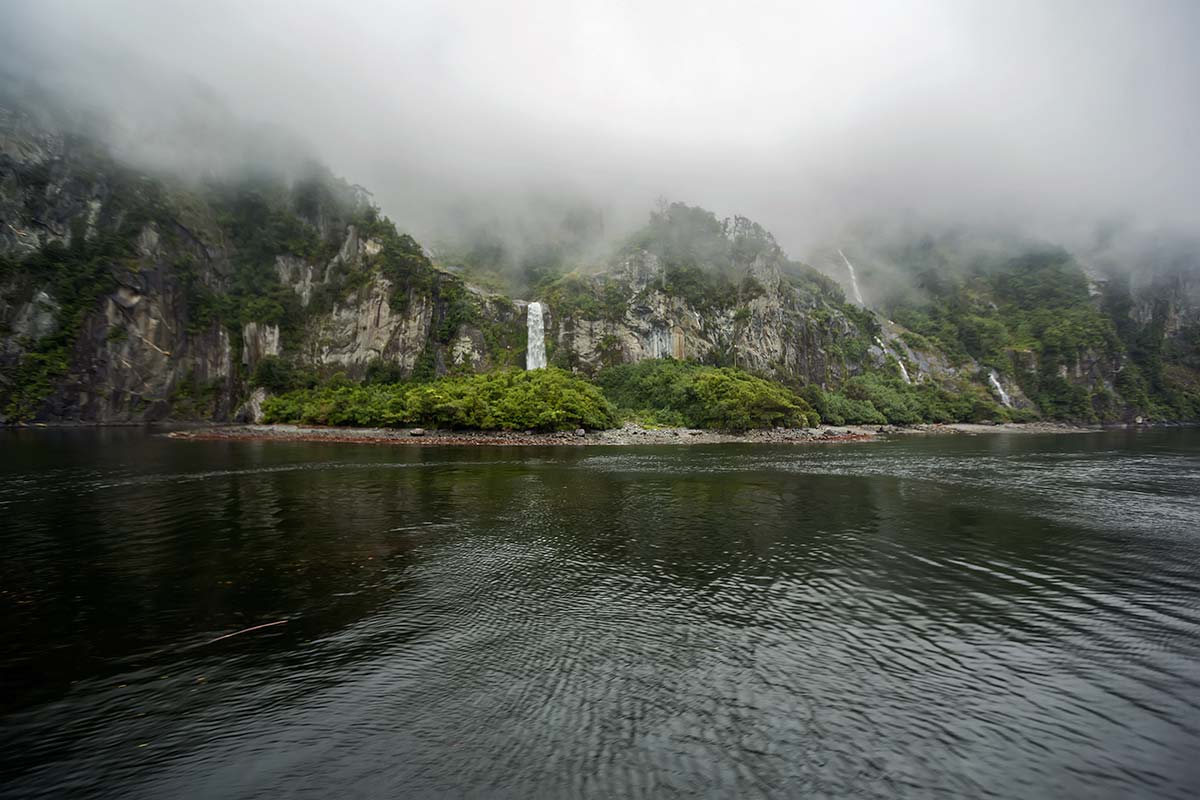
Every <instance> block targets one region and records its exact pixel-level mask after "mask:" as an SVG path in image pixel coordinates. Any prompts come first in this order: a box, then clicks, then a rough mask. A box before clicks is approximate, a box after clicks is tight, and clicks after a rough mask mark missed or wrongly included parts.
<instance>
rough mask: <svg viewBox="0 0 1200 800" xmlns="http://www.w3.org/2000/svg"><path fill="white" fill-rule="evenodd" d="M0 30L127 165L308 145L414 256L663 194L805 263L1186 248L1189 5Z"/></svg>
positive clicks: (522, 233) (54, 4) (374, 14)
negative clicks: (848, 234)
mask: <svg viewBox="0 0 1200 800" xmlns="http://www.w3.org/2000/svg"><path fill="white" fill-rule="evenodd" d="M5 18H6V21H7V24H6V25H5V26H4V29H3V32H0V45H2V46H0V64H2V66H3V69H4V71H5V73H7V74H8V75H10V76H13V80H12V81H10V83H13V82H15V83H17V84H21V83H22V82H30V81H34V82H36V84H35V85H36V86H38V87H41V89H40V90H42V91H47V92H52V93H53V94H55V95H56V96H58V97H59V98H60V99H61V100H63V101H64V102H66V103H68V104H70V105H73V106H76V107H83V108H89V109H92V110H93V111H94V112H95V113H96V115H97V116H98V117H101V118H105V119H107V120H108V121H107V123H106V124H107V126H108V130H107V131H106V133H107V135H108V136H109V137H110V139H111V141H113V143H114V144H115V145H116V147H117V148H118V150H119V151H120V152H123V153H126V154H128V155H129V157H131V158H135V159H138V160H140V161H141V162H142V163H145V164H148V165H150V166H154V167H159V168H164V167H165V168H174V169H177V170H180V171H185V172H189V173H205V172H212V171H220V170H222V169H230V168H238V167H241V166H242V165H244V164H247V163H255V162H258V163H263V162H269V161H272V160H276V159H279V160H284V161H288V160H290V159H291V157H292V156H291V155H290V154H291V153H292V152H293V151H295V152H298V153H304V154H306V155H311V156H312V157H315V158H317V159H318V160H320V161H322V162H323V163H325V164H327V165H328V166H329V167H330V168H331V169H332V170H333V171H334V172H335V173H337V174H340V175H343V176H345V177H346V178H347V179H348V180H350V181H351V182H352V183H358V184H362V185H364V186H369V187H370V189H371V191H372V192H373V193H374V196H375V198H376V200H377V201H378V202H379V204H380V205H381V207H382V208H383V210H384V211H385V212H386V213H387V214H389V215H390V216H392V217H393V218H395V219H397V220H399V221H401V223H402V226H403V227H404V228H405V229H407V230H410V231H411V232H412V233H413V234H414V235H416V236H418V238H420V239H422V240H423V241H425V240H428V241H430V242H433V241H448V240H455V239H458V238H461V236H462V235H463V233H462V232H463V228H464V227H466V228H479V227H490V228H492V235H493V236H498V237H501V238H504V239H505V240H506V241H509V242H512V243H520V242H522V241H524V240H526V239H528V238H530V232H531V231H537V230H539V229H545V228H546V227H548V226H555V225H557V224H558V222H559V220H558V219H557V215H555V214H551V213H549V209H550V208H551V207H553V206H555V205H558V204H559V203H563V204H568V205H576V206H586V207H588V208H591V209H595V210H596V211H598V212H599V213H601V214H602V215H603V218H604V223H605V224H604V227H605V231H606V232H607V233H608V234H609V235H610V236H616V235H618V234H621V233H624V232H627V231H629V230H631V229H632V228H633V227H635V226H636V225H638V224H641V222H642V221H643V220H644V219H645V215H646V213H647V211H648V210H649V209H650V208H652V206H653V204H654V202H655V199H656V198H658V197H660V196H661V197H666V198H669V199H671V200H680V201H684V202H688V203H696V204H699V205H702V206H704V207H706V208H711V209H713V210H714V211H716V212H717V213H718V214H719V215H722V216H726V215H733V214H744V215H746V216H749V217H751V218H754V219H756V220H759V221H760V222H762V223H763V224H764V225H766V226H767V227H768V228H769V229H771V230H773V231H774V232H775V233H776V235H777V236H778V237H779V240H780V242H781V243H782V244H783V245H784V247H785V248H786V249H787V250H788V251H789V252H792V253H794V254H796V255H797V256H801V257H804V256H806V255H808V253H809V252H810V251H811V250H812V249H814V248H816V247H819V246H822V245H825V244H828V243H829V242H830V241H832V240H834V239H839V238H840V237H842V236H843V235H844V233H845V230H846V228H847V226H853V225H855V224H859V223H861V222H862V221H864V220H884V221H895V220H897V219H904V220H911V221H912V222H913V223H914V224H916V225H918V226H931V227H933V228H935V229H945V228H948V227H952V226H959V225H968V226H987V227H993V228H994V227H1004V228H1008V229H1013V230H1017V231H1020V232H1022V234H1023V235H1029V236H1038V237H1042V238H1047V239H1051V240H1054V241H1058V242H1062V243H1064V244H1066V245H1068V246H1069V247H1071V248H1072V249H1076V248H1079V249H1082V248H1085V247H1094V246H1095V243H1096V241H1097V237H1098V235H1099V232H1100V231H1108V232H1110V233H1111V232H1112V231H1114V230H1121V231H1128V232H1132V233H1135V234H1137V235H1138V236H1147V235H1152V234H1153V233H1154V232H1157V231H1163V230H1166V231H1172V232H1182V234H1186V235H1190V236H1195V234H1196V233H1197V231H1196V224H1197V223H1196V215H1195V213H1194V212H1195V209H1196V208H1198V207H1200V194H1198V193H1200V189H1198V188H1197V187H1200V160H1198V159H1196V158H1195V156H1194V141H1195V140H1196V137H1197V135H1198V134H1200V110H1198V109H1197V107H1196V104H1195V103H1194V98H1195V97H1197V96H1200V64H1198V63H1197V61H1198V59H1200V56H1197V54H1196V52H1195V50H1194V47H1193V46H1192V45H1193V41H1194V36H1195V34H1196V32H1197V31H1198V30H1200V9H1197V7H1196V6H1195V4H1193V3H1188V2H1158V3H1154V4H1153V5H1150V6H1147V5H1146V4H1139V3H1102V4H1096V3H1085V2H1061V3H1053V4H1046V3H1037V2H1014V3H1003V4H996V3H980V2H968V3H961V2H922V3H892V2H876V3H867V4H855V5H854V6H852V7H851V6H847V7H840V6H838V5H837V4H828V3H753V4H750V5H747V4H744V3H733V2H727V3H726V2H713V3H705V4H701V5H699V6H697V5H695V4H691V3H682V2H657V3H651V4H643V3H605V4H595V3H576V2H549V1H547V2H524V3H519V4H515V5H514V4H505V3H459V2H450V3H425V2H410V3H399V4H392V3H374V2H366V3H354V4H349V5H341V6H336V7H334V6H329V5H327V4H320V3H305V2H301V3H286V4H285V3H253V4H245V3H234V2H216V3H210V4H204V5H203V6H202V7H200V6H197V7H194V8H187V7H175V6H163V5H161V4H155V3H145V2H136V1H134V0H118V2H114V3H105V4H103V5H99V4H79V3H70V2H63V1H62V0H50V1H49V2H25V0H18V2H14V3H9V4H6V8H5ZM264 142H269V145H266V146H264ZM544 198H554V199H555V201H556V202H555V203H545V202H542V201H541V199H544ZM464 220H466V221H468V223H469V224H468V225H466V226H464V225H463V224H462V223H463V221H464ZM1173 235H1174V234H1173ZM1115 249H1117V250H1119V248H1115Z"/></svg>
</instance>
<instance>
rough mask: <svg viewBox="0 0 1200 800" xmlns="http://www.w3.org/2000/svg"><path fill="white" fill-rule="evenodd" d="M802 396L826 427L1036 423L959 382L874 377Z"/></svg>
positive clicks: (810, 388) (808, 388) (810, 389)
mask: <svg viewBox="0 0 1200 800" xmlns="http://www.w3.org/2000/svg"><path fill="white" fill-rule="evenodd" d="M802 394H803V395H804V397H805V399H806V400H808V402H809V403H810V404H811V405H812V406H813V407H814V408H815V409H816V410H817V412H818V413H819V414H820V415H821V419H822V420H823V421H824V422H827V423H829V424H831V425H881V424H884V423H889V424H892V425H912V424H915V423H919V422H985V421H996V422H1010V421H1011V422H1027V421H1029V420H1031V419H1035V418H1036V414H1033V413H1032V412H1025V411H1021V410H1018V409H1011V408H1003V407H1001V406H999V405H997V404H996V402H995V401H994V400H992V398H991V396H990V395H988V394H987V392H986V391H985V390H984V389H983V388H981V387H979V386H976V385H974V384H967V383H964V384H963V385H961V386H960V387H958V391H957V392H951V391H949V390H947V389H945V388H943V387H941V386H937V385H935V384H933V383H921V384H908V383H905V382H904V381H902V380H900V379H899V378H895V377H890V376H884V375H881V374H879V373H868V374H866V375H858V376H855V377H853V378H851V379H850V380H848V381H846V383H845V384H843V385H842V387H841V388H840V389H839V390H838V391H834V392H825V391H822V390H821V389H820V388H819V387H817V386H815V385H809V386H806V387H804V391H803V392H802Z"/></svg>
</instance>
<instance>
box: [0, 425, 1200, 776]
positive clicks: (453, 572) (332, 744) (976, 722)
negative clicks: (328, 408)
mask: <svg viewBox="0 0 1200 800" xmlns="http://www.w3.org/2000/svg"><path fill="white" fill-rule="evenodd" d="M0 604H2V605H0V607H2V608H3V616H2V618H0V681H2V682H3V683H2V689H3V691H2V693H0V795H3V796H6V797H39V796H46V797H88V796H121V797H161V798H178V797H213V798H218V797H219V798H241V797H264V798H266V797H278V796H294V797H314V798H315V797H331V796H336V797H339V798H350V797H400V796H404V797H427V796H434V797H436V796H447V797H454V796H475V797H514V798H523V797H563V798H573V797H585V796H586V797H639V796H654V797H693V796H709V797H734V796H737V797H755V796H847V795H851V796H864V797H871V796H881V797H891V796H906V797H929V796H947V797H980V796H997V797H1012V798H1022V799H1023V800H1028V799H1030V798H1038V797H1051V796H1054V797H1079V798H1085V797H1086V798H1093V797H1127V796H1157V797H1180V798H1191V797H1195V796H1196V795H1197V792H1198V791H1200V431H1196V430H1157V431H1148V432H1113V433H1103V434H1084V435H1060V436H1014V435H994V436H975V437H972V436H958V437H912V438H904V439H900V440H897V441H892V442H882V443H869V444H855V445H842V446H813V447H802V448H797V447H765V446H758V447H750V446H716V447H696V448H685V447H677V448H658V449H653V448H644V449H642V448H623V449H621V448H563V449H541V448H538V449H535V448H524V449H523V448H477V449H434V448H428V449H422V448H405V447H369V446H368V447H363V446H353V445H337V444H304V443H289V442H272V443H231V442H186V441H173V440H169V439H165V438H163V437H159V436H150V435H147V434H145V433H142V432H138V431H99V432H97V431H91V432H81V431H19V432H14V431H9V432H0ZM285 619H286V620H287V624H284V625H277V626H274V627H270V628H264V629H261V630H258V631H254V632H251V633H245V634H242V635H239V636H234V637H232V638H228V639H223V640H220V641H215V642H214V641H212V640H214V639H216V638H217V637H219V636H221V635H223V634H226V633H230V632H233V631H237V630H239V629H243V628H247V627H250V626H253V625H259V624H263V623H268V622H274V621H278V620H285Z"/></svg>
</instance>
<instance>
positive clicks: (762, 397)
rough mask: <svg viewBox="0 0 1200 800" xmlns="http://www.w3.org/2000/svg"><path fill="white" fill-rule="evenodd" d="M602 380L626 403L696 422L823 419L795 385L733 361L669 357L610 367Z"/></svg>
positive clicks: (720, 424) (753, 424)
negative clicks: (742, 367)
mask: <svg viewBox="0 0 1200 800" xmlns="http://www.w3.org/2000/svg"><path fill="white" fill-rule="evenodd" d="M598 380H599V383H600V385H601V387H603V389H604V391H605V394H606V395H608V397H609V399H610V400H612V401H613V403H615V404H616V405H617V406H619V407H620V408H624V409H631V410H637V411H641V412H642V414H643V415H649V414H653V416H654V418H655V419H657V420H666V419H670V420H672V421H674V420H678V421H681V422H682V423H683V424H685V425H688V426H689V427H693V428H726V429H731V430H745V429H747V428H766V427H772V426H775V425H783V426H811V425H817V424H819V422H820V417H819V416H818V415H817V412H816V411H815V410H814V409H813V408H812V406H810V405H809V404H808V403H807V402H806V401H805V400H804V399H803V398H801V397H800V396H798V395H797V394H795V393H794V392H792V391H791V390H790V389H788V388H786V387H784V386H782V385H780V384H778V383H774V382H772V381H768V380H765V379H763V378H759V377H756V376H754V375H751V374H750V373H748V372H744V371H742V370H740V369H735V368H733V367H709V366H703V365H700V364H697V363H694V362H686V361H676V360H674V359H671V358H665V359H659V360H653V361H641V362H638V363H636V364H619V365H616V366H613V367H608V368H606V369H604V370H601V372H600V375H599V378H598Z"/></svg>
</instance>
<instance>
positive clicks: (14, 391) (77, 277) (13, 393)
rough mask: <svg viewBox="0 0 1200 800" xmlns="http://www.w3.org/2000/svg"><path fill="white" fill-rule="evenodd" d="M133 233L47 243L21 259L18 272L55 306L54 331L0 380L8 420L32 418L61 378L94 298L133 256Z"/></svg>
mask: <svg viewBox="0 0 1200 800" xmlns="http://www.w3.org/2000/svg"><path fill="white" fill-rule="evenodd" d="M135 235H136V229H134V228H133V227H131V226H129V225H126V226H125V227H123V228H122V229H121V230H119V231H117V232H106V233H102V234H98V235H96V236H93V237H92V238H90V239H88V238H86V237H84V236H82V235H79V236H75V237H73V238H72V241H71V246H70V247H64V246H63V245H62V244H60V243H58V242H54V243H51V244H50V245H48V246H47V247H44V248H42V249H41V250H40V251H38V252H37V253H34V254H33V255H31V256H29V257H28V258H26V259H25V260H24V261H23V262H22V263H21V264H20V268H21V270H22V272H24V273H25V274H26V275H30V276H36V277H37V280H38V283H39V284H40V285H41V286H44V287H45V289H46V291H47V292H48V293H49V294H50V295H51V296H52V297H53V298H54V300H55V302H57V303H58V305H59V311H58V314H57V317H58V319H57V329H56V330H55V331H54V332H53V333H51V334H50V335H48V336H45V337H42V338H41V339H39V340H37V341H36V342H28V343H27V345H28V346H27V349H26V351H25V352H24V353H23V354H22V355H21V357H20V359H19V361H18V362H17V363H16V364H15V365H14V367H13V368H11V369H10V370H9V371H8V374H6V375H5V376H3V377H4V380H3V381H0V407H2V408H3V409H4V414H5V416H7V417H8V418H9V419H13V420H26V419H32V418H33V417H35V416H36V415H37V413H38V411H39V409H40V408H41V406H42V403H43V402H44V401H45V399H46V398H47V397H48V396H49V395H50V393H51V392H52V391H53V388H54V385H55V383H56V382H57V381H58V380H59V379H61V378H62V377H63V376H64V375H66V373H67V370H68V369H69V366H70V353H71V348H72V347H73V346H74V345H75V342H76V340H77V339H78V338H79V334H80V332H81V331H82V329H83V323H84V320H85V319H86V317H87V315H88V314H89V313H90V312H91V311H93V310H94V309H95V308H96V304H97V302H98V301H99V299H100V298H101V297H102V296H103V295H105V294H107V293H108V292H111V291H112V290H114V289H115V288H116V285H117V284H116V279H115V278H114V277H113V273H114V271H115V270H117V269H120V268H121V267H122V266H123V265H125V264H126V263H128V262H130V261H131V260H132V259H133V257H134V255H135V251H134V247H133V239H134V236H135Z"/></svg>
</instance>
